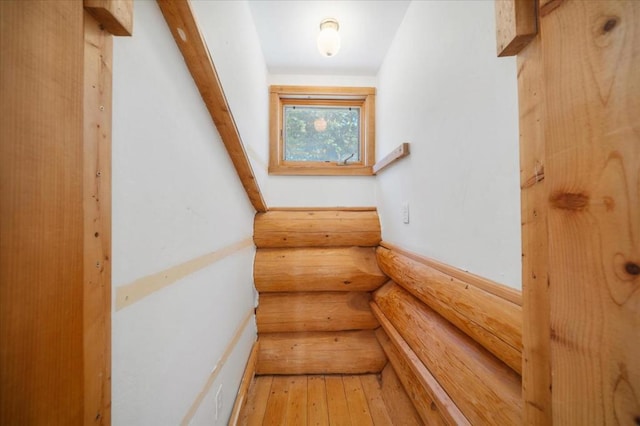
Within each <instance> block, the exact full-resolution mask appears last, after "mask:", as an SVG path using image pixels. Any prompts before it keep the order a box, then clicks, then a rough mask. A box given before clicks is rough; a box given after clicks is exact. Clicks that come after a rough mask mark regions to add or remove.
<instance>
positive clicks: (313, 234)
mask: <svg viewBox="0 0 640 426" xmlns="http://www.w3.org/2000/svg"><path fill="white" fill-rule="evenodd" d="M253 240H254V242H255V244H256V246H257V247H258V248H263V247H270V248H278V247H336V246H341V247H345V246H347V247H348V246H361V247H375V246H377V245H378V243H379V242H380V221H379V220H378V213H377V212H372V211H340V210H336V211H316V212H311V211H309V212H305V211H270V212H267V213H258V214H257V215H256V218H255V220H254V232H253Z"/></svg>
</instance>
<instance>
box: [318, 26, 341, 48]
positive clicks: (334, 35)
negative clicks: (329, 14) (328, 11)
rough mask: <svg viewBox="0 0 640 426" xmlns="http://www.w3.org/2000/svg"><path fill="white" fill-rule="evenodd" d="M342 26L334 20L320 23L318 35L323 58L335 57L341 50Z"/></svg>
mask: <svg viewBox="0 0 640 426" xmlns="http://www.w3.org/2000/svg"><path fill="white" fill-rule="evenodd" d="M339 29H340V25H338V21H337V20H335V19H334V18H327V19H323V20H322V21H321V22H320V34H318V50H319V51H320V53H321V54H322V55H323V56H335V55H336V54H337V53H338V51H339V50H340V34H338V30H339Z"/></svg>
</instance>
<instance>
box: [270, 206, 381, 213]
mask: <svg viewBox="0 0 640 426" xmlns="http://www.w3.org/2000/svg"><path fill="white" fill-rule="evenodd" d="M269 211H270V212H278V211H280V212H283V211H289V212H318V211H321V212H322V211H324V212H327V211H338V212H375V211H378V209H377V208H376V207H269Z"/></svg>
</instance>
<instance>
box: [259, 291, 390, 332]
mask: <svg viewBox="0 0 640 426" xmlns="http://www.w3.org/2000/svg"><path fill="white" fill-rule="evenodd" d="M370 300H371V295H370V294H369V293H365V292H349V293H345V292H339V293H336V292H331V293H324V292H322V293H320V292H316V293H264V294H261V295H260V303H259V304H258V309H257V310H256V322H257V324H258V332H259V333H273V332H287V331H341V330H365V329H374V328H376V327H378V325H379V324H378V321H377V320H376V319H375V317H374V316H373V314H372V313H371V308H369V301H370Z"/></svg>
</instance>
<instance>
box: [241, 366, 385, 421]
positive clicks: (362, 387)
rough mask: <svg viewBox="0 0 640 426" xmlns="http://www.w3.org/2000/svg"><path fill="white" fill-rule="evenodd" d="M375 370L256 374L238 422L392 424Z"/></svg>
mask: <svg viewBox="0 0 640 426" xmlns="http://www.w3.org/2000/svg"><path fill="white" fill-rule="evenodd" d="M392 424H393V423H392V422H391V419H390V417H389V413H388V412H387V408H386V406H385V404H384V401H383V399H382V394H381V391H380V382H379V381H378V377H377V376H376V375H375V374H365V375H344V376H341V375H327V376H256V377H255V378H254V379H253V383H252V384H251V387H250V389H249V395H248V398H247V403H246V405H245V406H244V408H243V410H242V412H241V413H240V419H239V421H238V425H274V426H275V425H278V426H283V425H295V426H301V425H353V426H360V425H375V426H378V425H392Z"/></svg>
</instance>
